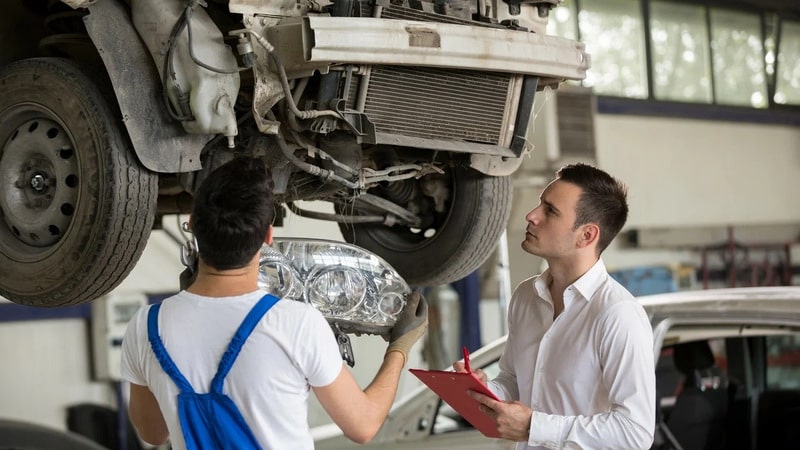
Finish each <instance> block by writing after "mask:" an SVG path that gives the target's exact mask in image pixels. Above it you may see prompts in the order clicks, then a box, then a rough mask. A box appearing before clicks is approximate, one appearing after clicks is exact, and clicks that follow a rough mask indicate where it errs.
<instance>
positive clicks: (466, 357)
mask: <svg viewBox="0 0 800 450" xmlns="http://www.w3.org/2000/svg"><path fill="white" fill-rule="evenodd" d="M461 352H462V353H463V354H464V370H466V371H467V373H472V369H470V368H469V350H467V346H466V345H465V346H464V347H462V348H461Z"/></svg>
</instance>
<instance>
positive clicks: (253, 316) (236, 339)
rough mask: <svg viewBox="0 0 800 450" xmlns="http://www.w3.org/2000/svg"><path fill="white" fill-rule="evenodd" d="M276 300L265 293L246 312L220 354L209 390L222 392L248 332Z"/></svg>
mask: <svg viewBox="0 0 800 450" xmlns="http://www.w3.org/2000/svg"><path fill="white" fill-rule="evenodd" d="M277 302H278V297H275V296H274V295H272V294H267V295H265V296H263V297H261V300H259V301H258V303H256V305H255V306H254V307H253V309H251V310H250V312H249V313H247V317H245V318H244V320H243V321H242V324H241V325H239V329H238V330H236V334H234V335H233V338H231V343H230V344H228V349H227V350H225V354H223V355H222V359H221V360H220V362H219V368H218V369H217V374H216V375H214V379H213V380H211V392H214V393H217V394H221V393H222V383H223V382H224V381H225V377H226V376H228V372H229V371H230V370H231V367H232V366H233V362H234V361H236V357H237V356H239V352H240V351H241V350H242V345H244V343H245V342H246V341H247V338H248V337H249V336H250V333H252V332H253V329H255V327H256V325H258V322H260V321H261V318H262V317H264V314H266V313H267V311H269V309H270V308H272V305H274V304H275V303H277Z"/></svg>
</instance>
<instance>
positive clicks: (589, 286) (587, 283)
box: [572, 259, 608, 301]
mask: <svg viewBox="0 0 800 450" xmlns="http://www.w3.org/2000/svg"><path fill="white" fill-rule="evenodd" d="M607 276H608V272H607V271H606V265H605V264H603V260H602V259H598V260H597V262H596V263H594V265H593V266H592V267H591V268H590V269H589V270H587V271H586V273H585V274H583V275H582V276H581V277H580V278H578V279H577V280H575V282H574V283H572V286H573V287H574V288H575V290H577V291H578V293H579V294H580V295H581V296H582V297H583V298H585V299H586V301H589V300H590V299H591V298H592V296H593V295H594V293H595V291H597V289H598V288H599V287H600V285H601V284H603V281H605V279H606V277H607Z"/></svg>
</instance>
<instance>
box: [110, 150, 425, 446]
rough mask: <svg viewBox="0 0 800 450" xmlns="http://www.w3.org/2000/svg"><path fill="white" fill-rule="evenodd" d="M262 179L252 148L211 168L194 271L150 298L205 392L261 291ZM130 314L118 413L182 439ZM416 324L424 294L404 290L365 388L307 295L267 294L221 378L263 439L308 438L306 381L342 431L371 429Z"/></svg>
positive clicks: (150, 435)
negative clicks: (159, 297) (126, 390)
mask: <svg viewBox="0 0 800 450" xmlns="http://www.w3.org/2000/svg"><path fill="white" fill-rule="evenodd" d="M271 185H272V182H271V179H270V176H269V173H268V172H267V170H266V167H265V165H264V163H263V162H262V161H261V160H257V159H252V158H244V157H241V158H236V159H234V160H232V161H230V162H228V163H226V164H224V165H222V166H220V167H219V168H217V169H216V170H214V171H213V172H212V173H211V174H210V175H209V176H208V177H207V178H206V179H205V180H204V181H203V182H202V184H201V186H200V188H199V189H198V190H197V192H196V194H195V198H194V205H193V208H192V213H191V219H190V227H191V229H192V231H193V233H194V235H195V237H196V238H197V245H198V247H199V265H198V274H197V278H196V280H195V281H194V282H193V283H192V284H191V286H189V287H188V288H187V289H186V290H183V291H181V292H179V293H178V294H176V295H175V296H173V297H170V298H168V299H166V300H164V302H163V303H162V305H161V309H160V314H161V316H160V321H159V323H160V331H161V334H160V335H161V339H162V341H163V342H164V345H165V346H166V348H167V351H168V352H169V354H170V356H171V357H172V359H173V361H174V362H175V364H176V365H177V367H178V368H179V369H180V371H181V372H182V373H183V375H184V376H185V377H186V379H187V380H188V381H189V383H190V384H191V385H192V387H193V388H194V389H195V391H196V392H206V391H207V389H208V388H209V385H210V382H211V378H212V377H213V376H214V374H215V373H216V370H217V365H218V364H219V361H220V358H221V356H222V353H223V352H224V350H225V348H226V347H227V345H228V343H229V341H230V339H231V336H233V334H234V332H235V331H236V329H237V328H238V326H239V325H240V323H241V322H242V320H243V318H244V317H245V315H246V314H247V313H248V312H249V311H250V309H251V308H252V307H253V305H255V304H256V302H258V300H259V299H261V297H262V296H264V295H265V294H266V292H265V291H262V290H259V288H258V286H257V279H258V263H259V249H260V248H261V246H262V244H263V243H267V244H270V243H271V242H272V227H271V226H270V224H271V222H272V219H273V214H274V205H273V199H272V190H271ZM148 309H149V307H145V308H142V309H141V310H140V311H138V312H137V314H136V315H135V317H134V318H133V319H132V320H131V322H130V324H129V326H128V329H127V332H126V334H125V338H124V340H123V348H122V368H121V371H122V377H123V378H124V379H125V380H127V381H130V383H131V384H130V403H129V413H130V417H131V420H132V422H133V424H134V426H135V428H136V430H137V431H138V432H139V435H140V437H141V438H142V439H143V440H144V441H146V442H148V443H151V444H162V443H164V442H166V441H167V440H170V441H171V444H172V448H173V449H184V448H186V447H185V443H184V440H183V436H182V433H181V427H180V423H179V418H178V414H177V395H178V392H179V389H178V387H177V386H176V385H175V383H174V382H173V381H172V380H171V379H170V378H169V377H168V375H167V374H166V373H164V371H163V370H162V369H161V366H160V365H159V363H158V361H157V360H156V358H155V356H154V354H153V352H152V350H151V347H150V344H149V342H148V335H147V310H148ZM426 327H427V304H426V301H425V299H424V298H423V297H422V296H421V295H419V294H418V293H416V292H415V293H412V294H411V295H410V296H409V298H408V302H407V306H406V308H405V309H404V311H403V312H402V313H401V316H400V318H399V319H398V321H397V323H396V325H395V326H394V328H393V329H392V331H391V335H390V336H389V337H388V340H389V345H388V347H387V350H386V353H385V355H384V358H383V364H382V365H381V367H380V369H379V370H378V372H377V374H376V375H375V377H374V379H373V380H372V382H371V383H370V384H369V386H368V387H367V388H366V389H363V390H362V389H361V388H360V387H359V386H358V385H357V383H356V381H355V379H354V378H353V376H352V374H351V373H350V371H349V369H348V368H346V366H345V365H344V363H343V361H342V358H341V356H340V353H339V347H338V345H337V343H336V341H335V339H334V335H333V332H332V330H331V328H330V326H329V325H328V323H327V321H326V320H325V318H324V317H323V316H322V314H321V313H320V312H319V311H318V310H316V309H315V308H314V307H313V306H311V305H309V304H306V303H303V302H297V301H293V300H281V301H278V302H277V303H276V304H275V305H274V306H273V307H272V309H270V310H269V311H268V312H267V313H266V315H265V316H264V317H263V318H262V320H261V322H260V323H259V324H258V325H257V327H256V329H255V330H254V331H253V333H252V334H251V335H250V337H249V338H248V340H247V341H246V344H245V345H244V347H243V348H242V351H241V353H240V354H239V356H238V358H237V359H236V361H235V363H234V365H233V367H232V369H231V370H230V373H229V374H228V375H227V378H226V382H225V384H224V388H223V389H224V393H225V394H226V395H228V396H229V397H230V398H231V399H232V400H233V402H234V404H235V405H236V406H237V407H238V408H239V410H240V411H241V414H242V416H243V417H244V418H245V420H246V422H247V424H248V426H249V427H250V429H251V430H252V432H253V434H254V435H255V437H256V439H257V441H258V442H259V444H260V445H261V446H262V447H263V448H278V449H289V448H291V449H312V448H314V443H313V440H312V437H311V433H310V430H309V427H308V421H307V414H308V391H309V387H311V389H312V390H313V391H314V393H315V394H316V396H317V398H318V399H319V402H320V404H321V405H322V406H323V408H324V409H325V411H326V412H327V413H328V414H329V415H330V417H331V418H332V419H333V421H334V422H335V423H336V424H337V425H338V426H339V427H340V428H341V429H342V431H343V432H344V434H345V435H346V436H347V437H348V438H350V439H352V440H353V441H355V442H358V443H365V442H368V441H369V440H371V439H372V438H373V437H374V436H375V434H376V433H377V432H378V430H379V429H380V427H381V425H382V423H383V421H384V420H385V418H386V416H387V414H388V412H389V409H390V407H391V405H392V402H393V401H394V398H395V394H396V392H397V385H398V382H399V378H400V373H401V371H402V369H403V367H404V366H405V364H406V362H407V360H408V352H409V350H410V348H411V347H412V346H413V344H414V343H415V342H416V341H417V340H418V339H419V338H420V337H421V336H422V334H423V333H424V332H425V330H426Z"/></svg>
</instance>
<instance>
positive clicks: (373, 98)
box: [364, 66, 510, 145]
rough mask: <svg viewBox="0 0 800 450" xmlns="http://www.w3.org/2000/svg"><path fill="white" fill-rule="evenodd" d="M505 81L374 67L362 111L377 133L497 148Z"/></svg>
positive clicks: (488, 75)
mask: <svg viewBox="0 0 800 450" xmlns="http://www.w3.org/2000/svg"><path fill="white" fill-rule="evenodd" d="M509 83H510V77H509V76H508V75H504V74H493V73H476V72H467V71H455V70H442V69H431V68H419V67H411V68H410V67H394V66H380V67H373V68H372V74H371V77H370V81H369V88H368V90H367V97H366V103H365V105H364V112H365V113H366V114H367V116H368V117H369V118H370V120H371V121H372V122H373V123H374V124H375V129H376V131H377V132H381V133H392V134H400V135H404V136H413V137H419V138H428V139H444V140H462V141H470V142H479V143H487V144H495V145H498V144H499V143H500V142H501V140H502V136H503V130H504V124H503V118H504V116H505V115H504V111H505V104H506V98H507V96H508V90H509Z"/></svg>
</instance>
